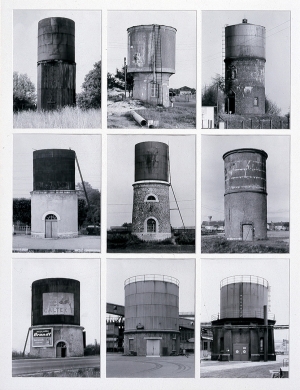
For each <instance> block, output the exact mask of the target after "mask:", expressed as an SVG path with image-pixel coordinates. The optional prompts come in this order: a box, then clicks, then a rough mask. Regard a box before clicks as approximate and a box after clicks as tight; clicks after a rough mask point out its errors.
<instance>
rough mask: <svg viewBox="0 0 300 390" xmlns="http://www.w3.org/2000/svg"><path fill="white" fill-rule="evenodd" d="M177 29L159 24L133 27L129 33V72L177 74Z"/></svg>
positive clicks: (128, 30)
mask: <svg viewBox="0 0 300 390" xmlns="http://www.w3.org/2000/svg"><path fill="white" fill-rule="evenodd" d="M176 31H177V30H176V28H174V27H170V26H162V25H157V24H150V25H141V26H133V27H130V28H128V29H127V33H128V56H127V58H128V72H139V73H140V72H153V70H154V69H153V64H154V63H155V64H156V69H155V70H156V71H157V72H162V73H175V47H176Z"/></svg>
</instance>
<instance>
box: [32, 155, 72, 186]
mask: <svg viewBox="0 0 300 390" xmlns="http://www.w3.org/2000/svg"><path fill="white" fill-rule="evenodd" d="M33 190H34V191H43V190H75V152H74V150H69V149H41V150H36V151H34V152H33Z"/></svg>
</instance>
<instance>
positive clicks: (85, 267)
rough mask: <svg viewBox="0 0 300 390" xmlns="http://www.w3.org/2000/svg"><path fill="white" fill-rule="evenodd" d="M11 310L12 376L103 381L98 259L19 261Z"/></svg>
mask: <svg viewBox="0 0 300 390" xmlns="http://www.w3.org/2000/svg"><path fill="white" fill-rule="evenodd" d="M91 298H92V299H91ZM12 307H13V313H12V376H13V377H22V376H24V377H72V378H76V377H86V378H97V377H100V260H99V259H53V258H52V259H41V258H39V259H33V258H31V259H28V258H27V259H14V260H13V264H12Z"/></svg>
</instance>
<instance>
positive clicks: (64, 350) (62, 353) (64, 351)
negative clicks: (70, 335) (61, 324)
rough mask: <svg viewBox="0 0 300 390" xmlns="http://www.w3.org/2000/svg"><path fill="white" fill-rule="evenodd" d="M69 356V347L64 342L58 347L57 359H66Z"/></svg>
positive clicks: (58, 344)
mask: <svg viewBox="0 0 300 390" xmlns="http://www.w3.org/2000/svg"><path fill="white" fill-rule="evenodd" d="M66 356H67V345H66V343H65V342H64V341H60V342H59V343H57V345H56V357H66Z"/></svg>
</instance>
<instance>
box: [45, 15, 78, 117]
mask: <svg viewBox="0 0 300 390" xmlns="http://www.w3.org/2000/svg"><path fill="white" fill-rule="evenodd" d="M37 74H38V80H37V108H38V110H55V109H58V108H61V107H64V106H68V105H69V106H72V105H74V104H75V89H76V64H75V23H74V21H73V20H71V19H67V18H57V17H55V18H54V17H52V18H46V19H43V20H41V21H39V24H38V60H37Z"/></svg>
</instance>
